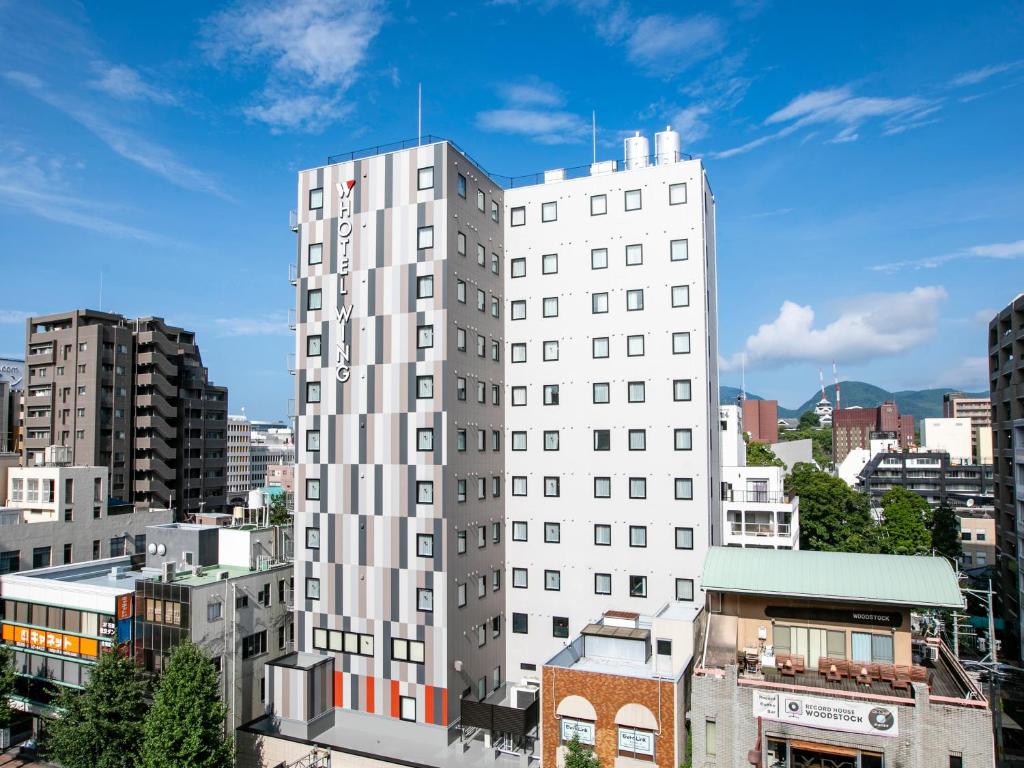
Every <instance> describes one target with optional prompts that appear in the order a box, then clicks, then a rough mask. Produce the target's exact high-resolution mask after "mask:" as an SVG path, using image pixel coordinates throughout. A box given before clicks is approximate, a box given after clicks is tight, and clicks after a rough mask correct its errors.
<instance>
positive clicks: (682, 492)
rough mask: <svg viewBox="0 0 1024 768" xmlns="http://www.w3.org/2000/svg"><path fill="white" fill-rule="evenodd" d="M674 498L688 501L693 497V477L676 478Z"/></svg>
mask: <svg viewBox="0 0 1024 768" xmlns="http://www.w3.org/2000/svg"><path fill="white" fill-rule="evenodd" d="M676 498H677V499H681V500H684V501H690V500H692V499H693V478H690V477H677V478H676Z"/></svg>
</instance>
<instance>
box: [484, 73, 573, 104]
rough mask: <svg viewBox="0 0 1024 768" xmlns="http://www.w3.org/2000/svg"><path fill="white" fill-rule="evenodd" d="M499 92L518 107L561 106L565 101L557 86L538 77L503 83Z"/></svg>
mask: <svg viewBox="0 0 1024 768" xmlns="http://www.w3.org/2000/svg"><path fill="white" fill-rule="evenodd" d="M498 92H499V93H500V94H501V95H502V98H504V100H505V101H506V102H507V103H508V104H510V105H513V106H517V107H528V106H539V107H560V106H561V105H562V104H563V103H564V102H565V99H564V98H563V97H562V93H561V91H559V89H558V87H557V86H555V85H553V84H552V83H547V82H544V81H543V80H537V79H532V80H527V81H525V82H521V83H503V84H502V85H500V86H498Z"/></svg>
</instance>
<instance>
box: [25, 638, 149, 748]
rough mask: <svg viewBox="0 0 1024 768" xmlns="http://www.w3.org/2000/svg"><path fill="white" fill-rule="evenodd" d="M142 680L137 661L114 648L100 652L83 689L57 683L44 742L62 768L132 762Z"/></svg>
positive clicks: (138, 744)
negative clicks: (54, 710)
mask: <svg viewBox="0 0 1024 768" xmlns="http://www.w3.org/2000/svg"><path fill="white" fill-rule="evenodd" d="M145 694H146V685H145V683H144V682H143V681H142V679H141V678H140V677H139V674H138V671H137V670H136V668H135V663H134V662H133V661H132V660H131V659H129V658H126V657H124V656H121V655H120V654H119V653H117V652H116V651H105V652H103V653H101V654H100V657H99V659H98V660H97V662H96V665H95V666H94V667H93V668H92V674H91V676H90V678H89V682H87V683H86V684H85V688H84V690H77V689H75V688H68V687H65V686H60V687H59V689H58V692H57V696H56V698H55V700H54V705H55V706H56V707H57V708H58V709H60V710H61V711H62V714H61V716H60V717H57V718H54V719H53V720H51V721H49V723H48V724H47V728H46V739H45V748H46V752H47V754H48V755H49V757H51V758H52V759H53V760H55V761H56V762H58V763H60V764H61V765H62V766H64V768H135V766H137V765H139V762H140V754H141V749H142V723H143V718H144V717H145V716H146V699H145Z"/></svg>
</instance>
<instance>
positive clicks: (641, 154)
mask: <svg viewBox="0 0 1024 768" xmlns="http://www.w3.org/2000/svg"><path fill="white" fill-rule="evenodd" d="M650 154H651V145H650V143H649V142H648V141H647V137H646V136H641V135H640V131H637V132H636V135H635V136H630V137H629V138H627V139H626V162H625V166H626V170H627V171H630V170H632V169H633V168H643V167H644V166H645V165H647V157H648V155H650Z"/></svg>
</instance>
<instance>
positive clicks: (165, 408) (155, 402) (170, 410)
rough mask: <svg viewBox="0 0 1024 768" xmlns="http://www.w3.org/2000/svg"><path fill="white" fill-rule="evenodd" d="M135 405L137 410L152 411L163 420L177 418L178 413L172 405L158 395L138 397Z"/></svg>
mask: <svg viewBox="0 0 1024 768" xmlns="http://www.w3.org/2000/svg"><path fill="white" fill-rule="evenodd" d="M135 404H136V406H137V407H138V409H139V410H144V409H145V410H152V411H155V412H156V413H159V414H160V415H161V416H163V417H164V418H165V419H176V418H178V411H177V409H175V407H174V406H173V405H171V404H170V403H169V402H168V401H167V400H166V399H164V398H163V397H160V396H159V395H153V394H145V395H139V396H138V398H136V400H135Z"/></svg>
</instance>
